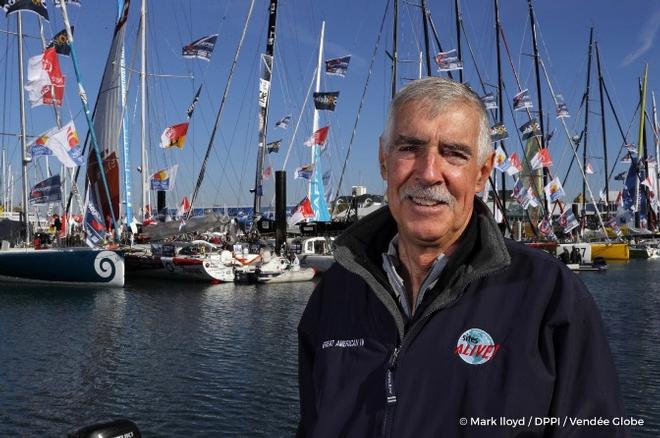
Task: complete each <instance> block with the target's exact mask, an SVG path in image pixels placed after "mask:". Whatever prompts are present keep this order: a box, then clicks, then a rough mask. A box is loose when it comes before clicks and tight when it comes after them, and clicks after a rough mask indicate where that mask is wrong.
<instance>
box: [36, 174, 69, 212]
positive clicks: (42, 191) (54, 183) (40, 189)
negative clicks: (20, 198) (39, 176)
mask: <svg viewBox="0 0 660 438" xmlns="http://www.w3.org/2000/svg"><path fill="white" fill-rule="evenodd" d="M61 200H62V182H61V181H60V176H59V175H55V176H51V177H50V178H46V179H45V180H43V181H41V182H38V183H37V184H36V185H35V186H34V187H32V188H31V189H30V196H29V201H30V204H32V205H35V204H48V203H49V202H57V201H61Z"/></svg>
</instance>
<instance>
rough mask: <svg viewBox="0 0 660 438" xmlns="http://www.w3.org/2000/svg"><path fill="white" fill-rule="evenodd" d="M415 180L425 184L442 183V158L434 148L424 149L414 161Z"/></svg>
mask: <svg viewBox="0 0 660 438" xmlns="http://www.w3.org/2000/svg"><path fill="white" fill-rule="evenodd" d="M415 171H416V175H417V178H418V179H420V180H421V181H423V182H425V183H427V184H436V183H438V182H441V181H442V157H441V156H440V154H439V153H438V151H437V149H435V148H424V150H423V151H420V153H419V155H418V156H417V159H416V161H415Z"/></svg>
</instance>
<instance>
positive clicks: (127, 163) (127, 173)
mask: <svg viewBox="0 0 660 438" xmlns="http://www.w3.org/2000/svg"><path fill="white" fill-rule="evenodd" d="M123 9H124V0H117V19H118V20H119V19H120V18H121V13H122V11H123ZM120 85H121V107H122V113H123V117H122V119H123V120H122V136H123V138H122V140H123V142H122V143H123V152H124V157H123V158H124V201H125V202H126V207H125V209H124V215H125V218H126V225H130V224H131V222H132V221H133V189H132V186H133V182H132V181H131V178H132V176H131V159H130V150H129V146H128V112H127V111H126V98H127V96H126V88H127V86H126V48H125V45H124V44H123V42H122V46H121V72H120ZM74 182H75V180H74ZM140 219H142V218H140ZM128 230H129V231H130V230H131V228H130V227H128ZM130 232H131V233H132V231H130Z"/></svg>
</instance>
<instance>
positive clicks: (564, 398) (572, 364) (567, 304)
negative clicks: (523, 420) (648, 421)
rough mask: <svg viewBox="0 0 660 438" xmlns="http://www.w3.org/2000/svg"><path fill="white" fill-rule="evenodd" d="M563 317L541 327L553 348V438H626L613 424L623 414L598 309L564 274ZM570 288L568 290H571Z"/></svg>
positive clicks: (577, 283) (578, 283) (574, 280)
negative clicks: (605, 423)
mask: <svg viewBox="0 0 660 438" xmlns="http://www.w3.org/2000/svg"><path fill="white" fill-rule="evenodd" d="M564 275H565V277H564V280H565V281H564V282H563V285H564V287H563V288H562V289H564V290H563V291H562V294H563V296H564V298H565V300H564V302H563V304H562V305H561V306H559V307H561V308H562V311H561V313H564V312H565V313H564V316H565V318H562V320H563V321H562V322H561V323H558V324H556V325H555V324H551V325H549V326H546V333H545V338H546V339H545V340H546V342H547V343H549V344H550V345H552V349H553V350H554V365H555V372H556V380H555V390H554V395H553V401H552V405H551V416H552V417H557V418H559V421H560V423H559V424H560V425H561V427H556V428H554V429H553V431H552V433H551V434H550V436H552V437H562V438H564V437H581V438H582V437H599V438H601V437H602V438H608V437H628V436H629V432H628V430H627V429H626V427H624V426H613V425H612V420H613V419H614V418H616V417H623V416H624V409H623V402H622V399H621V393H620V387H619V379H618V376H617V372H616V368H615V366H614V362H613V360H612V354H611V352H610V348H609V345H608V341H607V337H606V333H605V328H604V326H603V322H602V319H601V317H600V313H599V311H598V308H597V306H596V304H595V302H594V300H593V298H592V296H591V295H590V294H589V292H588V291H587V289H586V287H585V286H584V284H583V283H582V282H581V281H580V280H579V279H577V278H574V277H573V274H570V277H569V274H564ZM570 289H573V290H572V291H571V290H570ZM593 418H596V419H598V418H602V419H603V420H609V422H610V425H609V426H588V425H577V424H572V423H571V419H593Z"/></svg>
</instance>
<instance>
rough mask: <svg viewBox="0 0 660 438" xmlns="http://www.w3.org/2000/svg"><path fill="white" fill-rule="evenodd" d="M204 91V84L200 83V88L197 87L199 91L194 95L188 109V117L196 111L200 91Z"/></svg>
mask: <svg viewBox="0 0 660 438" xmlns="http://www.w3.org/2000/svg"><path fill="white" fill-rule="evenodd" d="M200 91H202V86H201V85H200V86H199V88H198V89H197V93H195V97H193V101H192V103H191V104H190V106H188V110H186V116H187V117H188V118H191V117H192V115H193V112H194V111H195V106H196V105H197V102H199V92H200Z"/></svg>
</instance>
